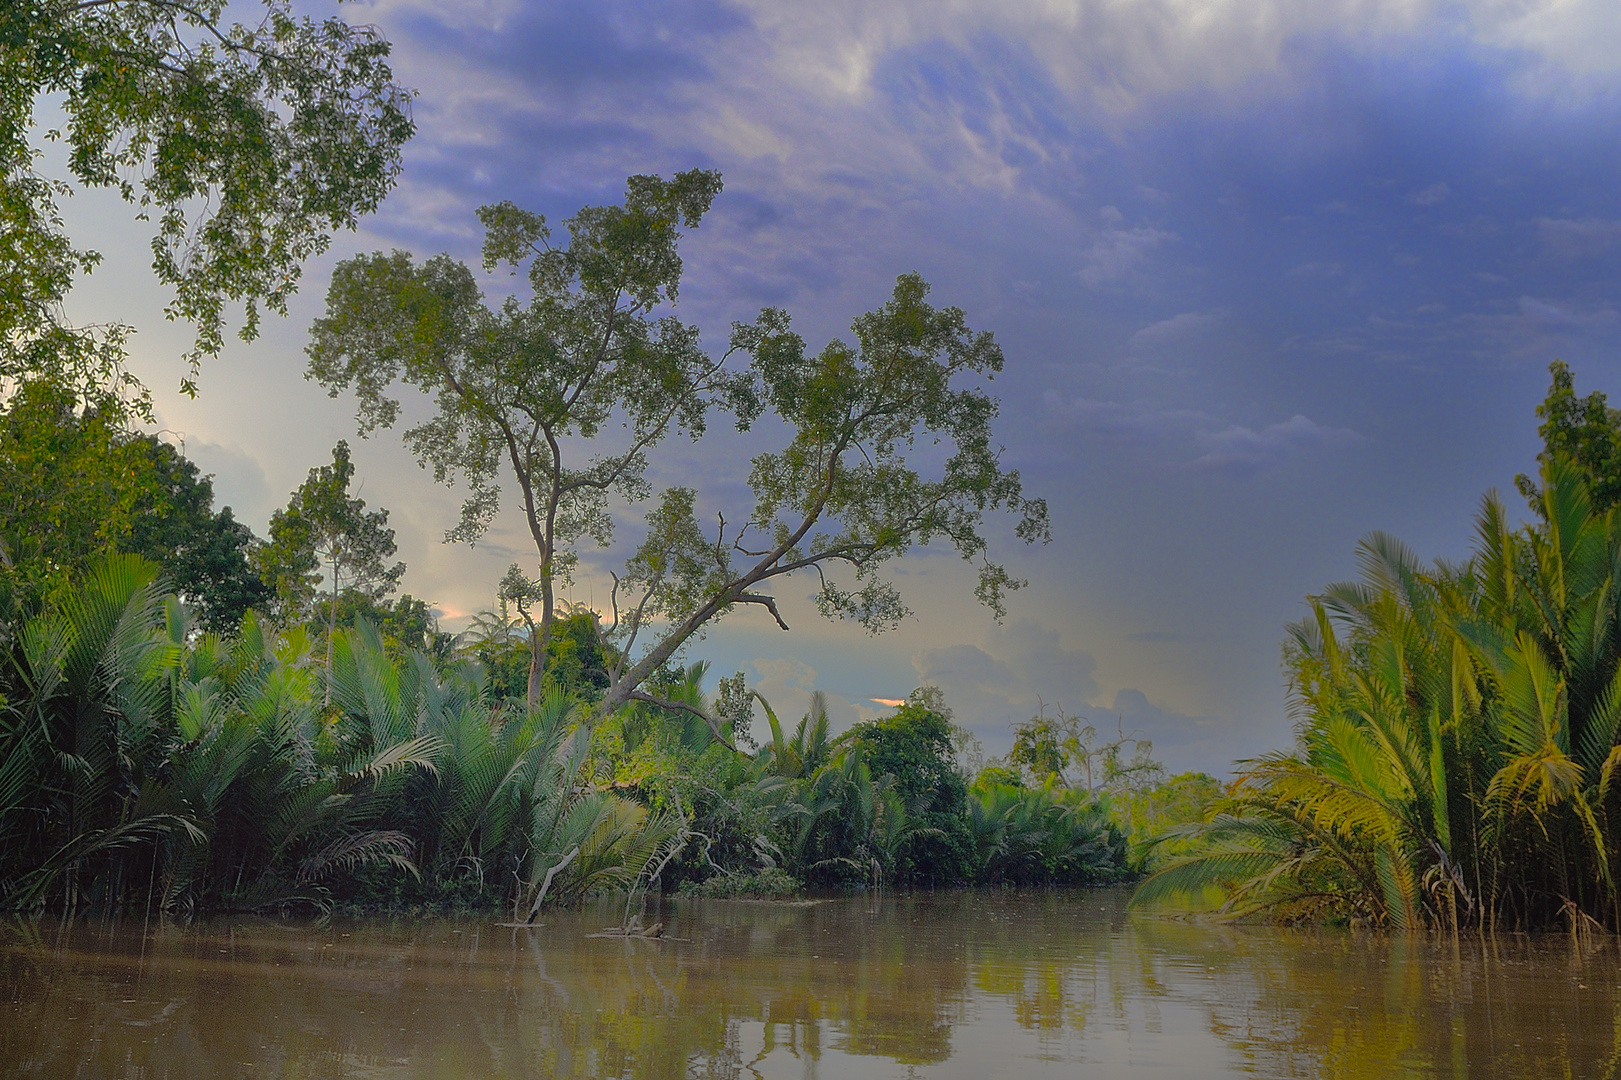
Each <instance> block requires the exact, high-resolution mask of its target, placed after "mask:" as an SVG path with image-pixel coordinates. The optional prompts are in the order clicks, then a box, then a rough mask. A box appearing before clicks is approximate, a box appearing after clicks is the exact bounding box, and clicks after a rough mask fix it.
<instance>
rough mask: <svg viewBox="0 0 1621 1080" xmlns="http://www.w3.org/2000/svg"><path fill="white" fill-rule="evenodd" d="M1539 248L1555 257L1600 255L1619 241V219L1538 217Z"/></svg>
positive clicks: (1620, 238) (1620, 226)
mask: <svg viewBox="0 0 1621 1080" xmlns="http://www.w3.org/2000/svg"><path fill="white" fill-rule="evenodd" d="M1536 225H1537V236H1538V238H1539V239H1541V241H1542V248H1543V250H1544V251H1546V252H1547V253H1548V254H1549V255H1550V256H1552V257H1553V258H1556V259H1564V260H1571V259H1585V258H1590V257H1592V256H1594V255H1600V254H1603V253H1604V252H1606V251H1608V250H1609V249H1610V248H1612V247H1614V246H1615V245H1616V243H1617V242H1618V241H1621V221H1615V220H1612V219H1610V218H1592V217H1589V218H1580V219H1577V220H1570V219H1566V218H1545V217H1544V218H1537V221H1536Z"/></svg>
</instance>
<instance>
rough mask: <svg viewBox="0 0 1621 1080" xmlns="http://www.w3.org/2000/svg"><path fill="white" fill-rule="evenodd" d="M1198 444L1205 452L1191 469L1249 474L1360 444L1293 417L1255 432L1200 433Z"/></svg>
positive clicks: (1345, 432)
mask: <svg viewBox="0 0 1621 1080" xmlns="http://www.w3.org/2000/svg"><path fill="white" fill-rule="evenodd" d="M1199 441H1200V443H1201V444H1203V446H1204V447H1205V452H1204V453H1203V454H1201V455H1200V456H1199V457H1198V458H1196V459H1194V461H1193V467H1194V468H1195V469H1203V470H1209V471H1221V472H1231V473H1251V472H1255V471H1256V470H1259V469H1262V468H1265V467H1267V466H1269V465H1275V464H1278V463H1279V462H1282V461H1286V460H1288V459H1290V458H1294V457H1298V456H1300V455H1302V454H1307V453H1311V452H1314V451H1321V450H1331V449H1338V448H1341V447H1346V446H1353V445H1355V444H1357V443H1359V442H1362V441H1364V440H1363V437H1362V436H1361V435H1359V434H1357V433H1356V432H1354V431H1352V430H1351V429H1349V428H1334V427H1324V426H1322V425H1320V424H1317V423H1314V422H1313V421H1311V420H1310V419H1308V418H1307V417H1304V416H1301V415H1300V414H1298V413H1297V414H1295V415H1294V416H1291V417H1290V418H1289V419H1287V420H1285V421H1283V422H1282V423H1280V424H1269V425H1268V426H1266V427H1264V428H1262V429H1261V430H1259V431H1255V430H1253V429H1251V428H1247V427H1244V426H1242V425H1240V424H1234V425H1233V426H1231V427H1228V428H1223V429H1222V430H1221V431H1216V432H1211V433H1208V434H1204V433H1202V434H1201V435H1200V436H1199Z"/></svg>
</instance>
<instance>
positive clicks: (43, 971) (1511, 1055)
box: [0, 890, 1621, 1080]
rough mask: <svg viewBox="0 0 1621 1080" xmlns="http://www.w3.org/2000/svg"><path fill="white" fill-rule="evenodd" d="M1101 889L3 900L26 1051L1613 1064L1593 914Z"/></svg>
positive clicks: (1278, 1066) (1228, 1069)
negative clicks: (173, 921)
mask: <svg viewBox="0 0 1621 1080" xmlns="http://www.w3.org/2000/svg"><path fill="white" fill-rule="evenodd" d="M1124 902H1125V897H1124V894H1123V893H1121V892H1118V891H1110V890H1105V891H1073V892H1054V893H1023V894H1013V893H1009V894H985V893H942V894H935V895H922V896H893V895H891V896H884V897H881V898H873V897H863V898H855V899H849V900H838V901H832V902H827V903H821V904H815V905H811V906H786V905H779V904H754V903H729V902H721V901H666V902H664V904H663V906H662V908H660V909H658V910H656V911H653V910H650V912H649V916H648V921H649V922H651V921H653V919H654V918H658V917H662V918H663V920H664V921H665V923H666V925H667V927H668V933H669V934H670V935H672V937H675V938H684V939H687V940H664V941H639V940H614V939H604V938H592V937H587V936H586V935H587V934H588V933H590V932H593V931H597V930H600V929H601V928H602V927H603V926H604V925H605V924H606V923H610V922H617V921H618V920H619V918H620V917H621V915H622V909H620V908H619V907H617V906H614V905H613V904H611V903H604V904H600V905H596V906H593V907H590V908H587V909H585V910H583V911H577V912H568V913H549V914H548V915H547V916H546V917H545V919H544V925H542V926H540V927H538V928H535V929H512V928H507V927H501V926H498V925H496V924H495V923H494V922H493V921H476V920H459V921H456V920H365V921H358V922H345V921H342V920H338V921H334V922H332V923H330V924H327V925H324V926H322V925H309V924H290V923H279V922H273V921H268V920H257V919H241V918H237V919H220V920H213V921H208V922H205V923H201V924H197V925H191V926H168V925H157V924H155V923H154V924H152V925H150V926H144V925H143V924H142V923H141V922H140V921H139V920H137V921H134V922H130V921H127V920H126V921H124V922H122V923H120V924H117V925H108V924H105V923H101V922H95V921H91V922H88V923H86V922H84V921H79V922H77V923H74V924H72V925H66V926H64V925H62V924H58V923H49V922H46V923H31V924H30V923H13V924H9V925H4V926H0V1074H4V1075H8V1076H27V1077H81V1078H93V1077H132V1078H133V1077H143V1078H144V1077H152V1078H159V1077H174V1078H180V1077H187V1078H189V1077H197V1078H203V1077H207V1078H210V1080H213V1078H222V1077H298V1078H327V1077H334V1078H335V1077H357V1078H359V1077H365V1078H396V1077H398V1078H419V1077H420V1078H430V1077H431V1078H436V1080H437V1078H444V1080H461V1078H480V1080H482V1078H504V1077H526V1078H527V1077H546V1078H550V1077H593V1078H608V1077H638V1078H641V1077H647V1078H666V1077H668V1078H687V1077H727V1078H738V1080H744V1078H753V1080H764V1078H770V1077H781V1078H790V1077H791V1078H794V1080H809V1078H826V1080H846V1078H848V1080H865V1078H869V1077H974V1078H978V1077H1021V1078H1022V1077H1109V1078H1119V1080H1139V1078H1161V1077H1163V1078H1172V1077H1174V1078H1177V1080H1199V1078H1206V1077H1208V1078H1216V1080H1219V1078H1223V1077H1252V1076H1254V1077H1330V1078H1342V1077H1343V1078H1353V1077H1370V1078H1372V1077H1380V1078H1386V1077H1465V1076H1468V1077H1493V1078H1496V1077H1550V1078H1552V1077H1560V1078H1565V1077H1570V1078H1583V1077H1592V1078H1607V1080H1609V1078H1617V1077H1618V1070H1617V1058H1618V1051H1621V967H1618V963H1617V954H1616V946H1615V944H1614V943H1612V942H1605V941H1590V942H1586V943H1578V942H1574V941H1572V940H1571V939H1570V938H1569V937H1566V936H1560V935H1550V936H1545V937H1525V936H1518V937H1516V936H1502V937H1498V938H1497V939H1495V940H1492V941H1486V942H1481V941H1473V942H1471V941H1468V940H1465V941H1462V942H1460V943H1458V944H1457V945H1454V944H1453V943H1452V942H1450V941H1440V942H1436V941H1427V940H1423V939H1412V938H1408V937H1402V936H1387V935H1380V934H1369V933H1358V932H1350V931H1335V932H1330V931H1322V932H1300V931H1288V930H1281V929H1274V928H1232V927H1227V928H1222V927H1207V926H1196V925H1187V924H1181V923H1174V922H1164V921H1159V920H1152V919H1144V918H1140V917H1135V916H1131V915H1128V914H1127V913H1126V911H1125V903H1124Z"/></svg>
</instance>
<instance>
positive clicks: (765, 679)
mask: <svg viewBox="0 0 1621 1080" xmlns="http://www.w3.org/2000/svg"><path fill="white" fill-rule="evenodd" d="M753 666H754V670H755V673H756V674H757V675H759V680H758V681H757V682H753V683H751V684H750V686H749V689H751V690H755V691H757V692H758V693H759V694H760V696H761V697H763V698H765V699H766V700H767V701H769V702H771V708H772V711H774V712H775V713H776V714H777V719H778V720H780V721H781V722H782V724H783V725H784V727H790V728H791V727H793V726H794V725H795V724H797V723H799V718H800V717H802V716H804V715H805V714H806V713H808V712H810V707H811V694H812V693H813V692H814V691H815V690H816V689H817V686H816V669H815V668H813V667H811V666H810V665H809V664H807V663H804V662H803V661H801V660H794V659H789V658H761V659H757V660H755V661H754V665H753ZM823 700H824V702H825V703H826V708H827V720H828V727H829V728H831V729H832V731H833V732H834V733H835V734H836V733H838V732H841V731H844V730H846V729H848V728H849V727H851V726H852V725H853V724H855V723H857V722H858V721H861V720H867V719H871V718H872V717H873V716H874V715H876V714H877V712H878V710H876V709H871V708H866V707H864V706H860V705H855V704H852V703H851V702H850V700H849V699H848V698H845V697H841V696H840V695H838V694H833V693H828V692H827V691H825V690H824V691H823ZM754 727H755V730H754V733H753V734H754V736H755V738H756V739H760V738H762V737H767V738H768V737H769V735H767V734H766V733H767V732H769V731H770V728H769V726H768V722H767V720H766V718H765V715H764V713H763V712H759V711H758V710H757V711H756V715H755V722H754Z"/></svg>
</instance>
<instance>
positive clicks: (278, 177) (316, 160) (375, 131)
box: [0, 0, 412, 407]
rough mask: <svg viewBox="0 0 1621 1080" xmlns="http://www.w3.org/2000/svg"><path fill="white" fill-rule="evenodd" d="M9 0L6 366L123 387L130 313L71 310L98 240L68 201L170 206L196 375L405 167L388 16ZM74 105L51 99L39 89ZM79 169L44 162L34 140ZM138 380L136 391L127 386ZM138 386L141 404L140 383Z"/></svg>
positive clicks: (1, 125) (166, 254)
mask: <svg viewBox="0 0 1621 1080" xmlns="http://www.w3.org/2000/svg"><path fill="white" fill-rule="evenodd" d="M244 7H246V8H248V9H249V10H250V11H253V12H255V17H254V18H251V19H250V20H249V21H247V22H245V23H237V22H232V21H229V20H228V19H227V16H226V10H225V9H226V4H225V0H201V2H190V0H8V2H7V3H4V4H0V378H8V379H9V378H26V377H34V376H48V377H51V378H53V379H56V380H58V381H59V382H61V383H63V384H64V385H67V386H69V387H70V388H72V389H73V390H74V391H75V392H76V393H79V394H80V395H81V396H85V395H96V396H99V397H101V398H103V399H104V402H103V405H104V407H106V406H107V405H108V404H109V403H111V402H117V401H125V402H128V401H130V400H131V399H130V398H129V396H128V395H121V394H119V393H111V394H109V393H108V391H109V390H117V389H119V387H118V385H117V384H118V382H119V381H120V380H121V379H122V378H123V376H122V375H121V366H120V365H121V361H122V359H123V348H122V343H123V330H122V328H119V327H110V328H108V327H103V328H95V327H81V326H74V325H72V324H71V323H69V322H68V321H67V320H66V318H65V317H64V315H63V311H62V301H63V300H64V299H65V298H66V296H67V294H68V291H69V289H70V288H71V286H72V283H73V279H74V277H75V276H76V275H78V274H80V273H83V272H87V271H89V270H91V269H92V268H93V267H94V266H95V265H96V263H97V262H98V261H99V258H100V256H99V255H98V254H97V253H96V252H94V251H91V250H88V249H85V248H82V247H80V246H78V245H77V244H76V243H75V242H74V240H73V239H72V238H71V237H69V236H68V234H67V232H66V231H65V227H64V222H63V220H62V218H61V215H60V213H59V211H58V208H57V200H58V199H60V198H61V197H62V196H64V195H67V194H70V193H71V192H72V190H73V187H74V185H75V184H78V185H82V186H84V187H110V188H113V189H114V190H116V191H118V192H119V193H120V194H121V195H122V196H123V197H124V199H125V200H126V201H128V202H130V203H131V204H133V206H134V207H135V208H136V210H137V212H138V214H139V215H140V217H141V218H142V219H143V220H146V219H150V220H152V221H154V222H155V223H156V226H157V228H156V235H155V236H154V237H153V240H152V250H153V269H154V270H155V271H156V273H157V275H158V277H159V279H160V280H161V281H162V282H163V283H164V284H165V285H167V286H169V287H170V288H172V289H173V300H172V302H171V303H170V305H169V308H168V311H167V314H168V315H169V316H170V317H171V318H177V319H182V320H186V321H189V322H191V323H193V324H194V325H195V326H196V330H197V336H196V339H195V343H194V346H193V348H192V349H191V351H190V352H189V354H188V359H189V361H190V364H191V372H190V374H189V375H188V377H187V378H186V379H185V380H184V381H183V384H182V385H183V388H185V389H187V390H188V391H194V390H195V376H196V372H197V364H198V362H199V360H200V358H201V357H203V356H205V355H209V354H213V353H217V352H218V351H219V349H220V348H221V347H222V345H223V341H224V332H225V310H226V306H227V305H228V304H231V303H240V304H242V305H243V306H244V310H245V318H244V322H243V325H242V327H241V331H240V332H241V334H242V336H243V337H245V338H251V337H253V336H254V335H255V334H256V333H257V331H258V327H259V314H260V310H261V308H265V309H269V310H271V311H274V312H278V313H285V309H286V301H287V297H288V296H289V295H290V294H291V293H292V292H293V290H294V289H295V288H296V287H297V284H298V278H299V270H300V267H301V265H302V263H303V262H304V260H305V259H307V258H308V257H310V256H311V255H313V254H316V253H318V252H320V251H321V250H323V249H324V248H325V247H326V245H327V243H328V240H329V237H330V234H331V233H332V232H333V231H334V230H336V229H340V228H352V227H353V226H354V225H355V222H356V219H357V217H358V216H359V215H362V214H366V213H369V212H371V211H372V210H374V209H375V208H376V206H377V204H378V202H379V201H380V200H381V199H382V198H383V196H384V194H385V193H386V192H387V191H388V190H389V188H390V187H391V186H392V185H393V182H394V179H395V176H396V175H397V173H398V172H399V167H400V147H401V145H402V144H403V143H404V142H405V140H406V139H407V138H409V137H410V135H411V132H412V125H411V120H410V117H409V115H408V103H409V94H408V92H407V91H405V90H403V89H401V88H400V87H399V86H398V85H396V84H395V82H394V79H393V75H392V73H391V72H390V71H389V68H388V65H387V63H386V58H387V56H388V51H389V46H388V43H387V42H386V41H384V40H383V39H382V37H381V36H380V35H379V34H378V33H377V32H376V31H375V30H373V29H370V28H365V27H355V26H351V25H350V24H349V23H347V22H345V21H344V20H342V19H340V18H336V17H333V18H327V19H325V20H322V21H315V20H312V19H309V18H306V17H300V16H296V15H295V14H294V13H293V10H292V4H291V3H290V2H289V0H263V2H262V3H258V4H254V3H251V2H248V0H242V2H239V3H238V4H236V5H234V6H233V11H234V10H235V9H240V8H244ZM45 100H49V101H51V102H53V106H52V108H53V111H54V109H55V108H56V106H58V105H59V107H60V112H61V114H62V115H63V116H64V118H65V123H63V124H62V125H61V126H60V128H57V127H56V126H54V123H53V117H52V114H51V113H49V112H48V113H46V114H45V118H44V125H45V126H46V127H45V130H44V131H43V132H41V130H40V128H41V123H40V121H41V117H40V116H38V115H36V109H37V107H38V106H39V104H40V102H42V101H45ZM41 134H43V137H44V138H45V139H48V140H51V141H62V142H64V143H65V144H66V147H67V151H68V153H67V163H68V172H69V174H70V175H69V176H51V175H45V174H42V173H40V172H39V171H38V170H37V168H36V166H37V163H38V160H39V158H40V147H39V145H38V144H37V142H36V140H37V138H38V137H39V136H40V135H41ZM127 388H128V387H127V385H126V387H125V389H127ZM136 390H137V394H136V396H135V397H134V399H133V400H134V402H135V403H136V404H137V405H143V404H144V397H142V396H140V393H139V388H138V387H137V388H136Z"/></svg>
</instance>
